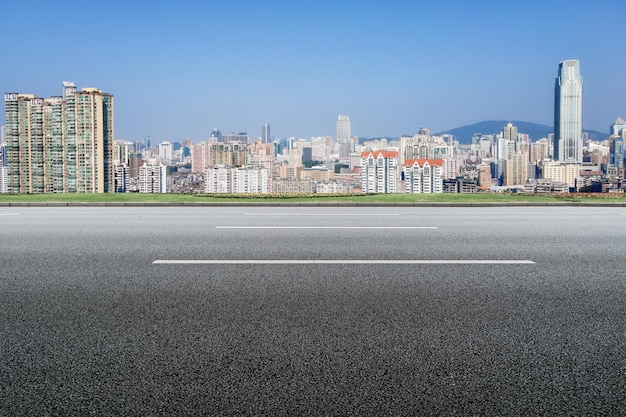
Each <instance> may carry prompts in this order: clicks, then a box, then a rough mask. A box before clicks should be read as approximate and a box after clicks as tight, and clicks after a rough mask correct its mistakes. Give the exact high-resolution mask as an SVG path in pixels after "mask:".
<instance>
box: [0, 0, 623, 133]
mask: <svg viewBox="0 0 626 417" xmlns="http://www.w3.org/2000/svg"><path fill="white" fill-rule="evenodd" d="M35 3H36V4H32V3H29V4H28V5H26V4H20V3H18V2H14V3H11V4H7V5H5V6H3V16H4V19H3V21H4V23H3V29H4V32H5V33H11V32H12V30H11V29H12V28H17V27H18V26H19V25H23V24H24V22H27V23H28V25H29V27H42V28H46V27H50V28H53V29H54V30H53V32H54V36H41V33H40V32H38V31H36V30H33V31H24V34H23V36H21V37H20V38H15V39H13V41H12V42H7V43H6V45H5V48H6V50H5V56H7V57H15V59H11V60H7V61H6V62H7V64H5V65H3V66H1V67H0V68H2V69H0V88H1V89H2V92H3V93H5V92H6V93H10V92H18V93H33V94H37V95H38V96H40V97H50V96H56V95H60V94H61V87H60V82H61V81H63V80H71V81H74V82H75V83H76V84H79V85H82V86H85V87H97V88H100V89H102V90H103V91H107V92H110V93H111V94H114V95H115V96H116V98H117V104H116V138H118V139H125V140H130V141H135V140H137V139H139V138H143V137H146V136H150V137H152V138H153V141H154V142H155V143H158V142H160V141H165V140H168V141H180V140H183V139H186V138H191V139H193V140H194V142H200V141H203V140H206V139H207V138H208V137H209V136H210V134H211V131H212V129H214V128H217V129H220V130H221V131H222V132H224V133H230V132H248V133H249V134H250V136H251V138H256V137H258V136H260V133H261V132H260V131H259V130H260V129H259V126H261V125H262V123H264V122H267V123H269V124H271V126H272V135H273V136H276V137H280V138H285V137H291V136H295V137H304V138H308V137H313V136H333V135H334V133H335V130H336V126H335V122H336V118H337V115H339V114H345V115H349V116H350V119H351V122H352V134H353V135H357V136H360V137H377V136H400V135H402V134H404V133H407V134H412V133H415V132H417V131H418V130H419V129H420V128H421V127H427V128H429V129H430V130H431V131H433V132H441V131H445V130H448V129H451V128H454V127H458V126H462V125H467V124H472V123H475V122H479V121H482V120H492V119H504V120H507V119H508V120H527V121H529V122H536V123H540V124H545V125H551V124H552V120H553V103H554V101H553V91H554V66H555V65H556V64H558V63H559V62H561V61H564V60H569V59H577V60H579V61H580V62H581V65H582V66H583V67H584V75H585V96H584V104H583V107H584V108H585V115H584V128H585V129H594V130H599V131H606V126H608V125H609V124H610V123H611V122H612V121H614V120H615V119H616V118H618V117H624V114H625V113H626V105H625V104H624V103H623V99H622V98H623V97H624V96H626V85H625V83H623V82H622V80H623V75H622V70H621V68H623V67H624V65H625V64H626V57H623V54H616V53H614V52H613V51H616V50H620V48H621V43H620V41H619V40H620V38H619V31H617V30H616V29H615V28H614V27H612V25H611V24H610V20H609V19H610V16H608V15H607V13H606V10H611V8H615V7H619V6H620V3H618V2H617V1H600V2H597V1H596V2H593V3H592V2H582V3H580V2H579V3H577V4H575V5H572V4H570V3H565V2H561V1H556V2H550V3H549V4H546V3H545V2H542V3H540V2H533V1H531V2H526V3H524V4H520V5H510V4H501V3H495V2H490V1H485V2H481V3H480V4H478V5H472V6H468V5H467V4H466V3H462V2H455V1H447V2H440V3H437V4H428V5H424V4H413V3H406V2H392V3H390V4H386V5H385V6H384V7H383V6H382V5H377V4H374V3H362V2H359V3H356V2H350V1H349V2H342V3H341V4H334V3H330V2H325V1H322V2H319V3H316V4H307V5H302V4H297V3H296V4H292V3H287V2H285V3H283V2H275V3H273V4H270V5H269V6H268V5H265V4H264V5H259V4H256V3H254V2H245V1H244V2H243V3H242V4H238V5H237V7H234V6H230V5H222V4H220V5H216V4H211V3H209V4H196V3H195V2H194V3H187V4H182V5H180V7H178V6H177V8H176V9H171V8H169V7H168V5H166V4H159V3H157V4H155V5H154V7H151V8H150V9H149V10H146V9H143V8H135V6H134V5H132V4H130V5H129V4H127V3H121V2H116V1H113V2H111V3H107V5H106V6H105V5H99V4H95V5H88V6H87V5H82V6H80V7H79V6H78V3H76V2H71V1H62V2H60V3H55V4H49V3H46V2H35ZM566 4H567V5H569V6H568V7H564V5H566ZM70 12H71V16H72V18H71V19H72V20H73V21H76V22H84V21H87V20H89V19H93V17H94V16H97V19H98V20H100V21H102V22H104V23H106V26H107V28H108V29H107V31H101V32H95V31H94V32H89V33H88V34H87V35H84V36H83V35H80V36H79V35H78V32H76V31H73V30H70V29H68V27H69V26H68V27H65V26H64V25H63V24H62V22H65V21H66V19H67V17H66V16H67V13H70ZM505 18H506V19H507V21H509V22H512V26H510V25H509V26H507V28H508V29H506V30H505V28H503V27H501V22H502V21H503V19H505ZM572 22H575V24H572ZM511 27H512V28H514V30H509V29H511ZM24 50H28V51H29V52H28V54H24ZM505 55H509V58H510V59H507V60H503V59H502V57H503V56H505ZM18 58H19V59H18ZM9 63H10V65H9ZM104 63H106V65H105V64H104ZM0 105H1V106H2V109H0V110H1V113H2V114H4V103H2V104H0ZM0 124H4V123H0ZM534 139H537V138H534Z"/></svg>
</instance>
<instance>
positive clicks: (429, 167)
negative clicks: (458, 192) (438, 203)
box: [404, 159, 446, 193]
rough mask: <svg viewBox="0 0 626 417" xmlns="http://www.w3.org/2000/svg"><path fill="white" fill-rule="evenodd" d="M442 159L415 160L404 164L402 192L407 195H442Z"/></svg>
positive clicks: (443, 167) (443, 165)
mask: <svg viewBox="0 0 626 417" xmlns="http://www.w3.org/2000/svg"><path fill="white" fill-rule="evenodd" d="M445 162H446V161H444V160H443V159H417V160H407V161H405V162H404V191H406V192H407V193H443V177H444V172H445Z"/></svg>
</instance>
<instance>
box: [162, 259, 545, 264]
mask: <svg viewBox="0 0 626 417" xmlns="http://www.w3.org/2000/svg"><path fill="white" fill-rule="evenodd" d="M152 263H153V264H170V265H198V264H200V265H201V264H208V265H216V264H231V265H244V264H245V265H251V264H257V265H296V264H301V265H308V264H339V265H341V264H350V265H360V264H375V265H397V264H400V265H530V264H534V263H535V262H533V261H529V260H515V259H512V260H502V259H389V260H377V259H364V260H359V259H158V260H156V261H153V262H152Z"/></svg>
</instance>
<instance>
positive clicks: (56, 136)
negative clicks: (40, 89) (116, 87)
mask: <svg viewBox="0 0 626 417" xmlns="http://www.w3.org/2000/svg"><path fill="white" fill-rule="evenodd" d="M4 100H5V104H6V120H7V129H6V142H7V143H6V156H7V186H8V191H9V192H13V193H71V192H82V193H104V192H114V171H113V96H112V95H110V94H106V93H103V92H102V91H100V90H97V89H95V88H85V89H83V90H82V91H80V92H78V91H76V88H75V87H74V85H73V83H63V95H62V96H57V97H51V98H46V99H42V98H38V97H36V96H34V95H32V94H18V93H8V94H5V95H4Z"/></svg>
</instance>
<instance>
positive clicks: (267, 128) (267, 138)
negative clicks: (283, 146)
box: [261, 122, 272, 143]
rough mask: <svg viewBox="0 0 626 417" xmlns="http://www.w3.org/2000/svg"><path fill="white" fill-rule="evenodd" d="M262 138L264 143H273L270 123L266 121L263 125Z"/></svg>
mask: <svg viewBox="0 0 626 417" xmlns="http://www.w3.org/2000/svg"><path fill="white" fill-rule="evenodd" d="M261 140H262V142H263V143H271V141H272V137H271V136H270V124H269V123H267V122H265V123H263V124H262V125H261Z"/></svg>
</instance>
